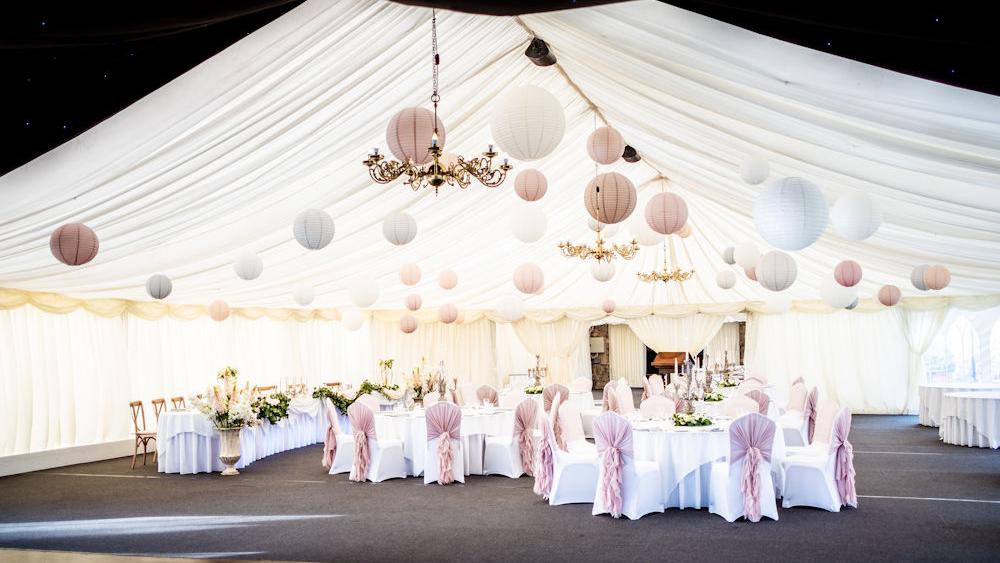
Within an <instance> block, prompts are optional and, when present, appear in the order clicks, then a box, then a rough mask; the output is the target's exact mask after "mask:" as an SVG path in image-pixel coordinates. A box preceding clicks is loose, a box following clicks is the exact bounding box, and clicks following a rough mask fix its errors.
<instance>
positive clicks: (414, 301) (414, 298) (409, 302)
mask: <svg viewBox="0 0 1000 563" xmlns="http://www.w3.org/2000/svg"><path fill="white" fill-rule="evenodd" d="M403 304H404V305H406V308H407V309H409V310H411V311H419V310H420V307H421V306H422V305H423V304H424V300H423V299H421V298H420V296H419V295H417V294H416V293H411V294H409V295H407V296H406V297H405V298H404V299H403Z"/></svg>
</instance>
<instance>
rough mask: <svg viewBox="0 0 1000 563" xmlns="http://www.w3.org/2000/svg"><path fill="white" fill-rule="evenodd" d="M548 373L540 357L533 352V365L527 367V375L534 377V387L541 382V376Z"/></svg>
mask: <svg viewBox="0 0 1000 563" xmlns="http://www.w3.org/2000/svg"><path fill="white" fill-rule="evenodd" d="M548 374H549V368H548V367H547V366H543V365H542V357H541V356H540V355H538V354H535V367H533V368H528V377H531V378H534V380H535V387H538V386H540V385H541V384H542V378H543V377H546V376H547V375H548Z"/></svg>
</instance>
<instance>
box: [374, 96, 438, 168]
mask: <svg viewBox="0 0 1000 563" xmlns="http://www.w3.org/2000/svg"><path fill="white" fill-rule="evenodd" d="M437 126H438V146H439V147H444V124H442V123H441V119H440V118H439V119H438V120H437ZM433 135H434V114H433V113H432V112H431V111H430V110H426V109H424V108H418V107H413V108H405V109H403V110H401V111H400V112H399V113H397V114H396V115H394V116H392V119H390V120H389V126H388V127H386V129H385V141H386V143H388V144H389V150H390V151H392V154H393V155H394V156H395V157H396V159H397V160H399V161H402V162H406V161H407V160H409V161H411V162H413V163H414V164H427V163H428V162H430V161H431V159H432V158H433V156H432V155H431V152H430V150H429V149H430V147H431V137H432V136H433Z"/></svg>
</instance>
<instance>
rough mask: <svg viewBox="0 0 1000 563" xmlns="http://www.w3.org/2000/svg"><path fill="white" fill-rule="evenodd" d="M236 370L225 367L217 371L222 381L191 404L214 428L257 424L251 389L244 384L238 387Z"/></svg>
mask: <svg viewBox="0 0 1000 563" xmlns="http://www.w3.org/2000/svg"><path fill="white" fill-rule="evenodd" d="M236 374H237V372H236V370H235V369H233V368H231V367H226V368H225V369H222V370H220V371H219V378H220V379H222V383H221V384H219V385H213V386H211V387H210V388H209V389H208V390H207V391H206V392H205V393H204V394H203V395H202V397H201V398H197V397H196V398H195V399H194V400H193V405H194V407H195V408H196V409H198V410H199V411H200V412H202V413H204V414H205V415H206V416H208V417H209V418H210V419H212V422H213V423H214V424H215V427H216V428H219V429H222V428H242V427H244V426H256V425H257V412H256V410H255V409H254V407H253V390H251V389H250V385H249V384H246V385H244V386H243V387H240V386H239V384H238V383H237V381H236Z"/></svg>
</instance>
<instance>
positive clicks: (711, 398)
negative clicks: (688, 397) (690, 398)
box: [701, 393, 725, 403]
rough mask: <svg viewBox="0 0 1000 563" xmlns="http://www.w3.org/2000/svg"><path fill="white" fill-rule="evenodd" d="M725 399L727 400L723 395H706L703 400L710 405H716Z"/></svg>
mask: <svg viewBox="0 0 1000 563" xmlns="http://www.w3.org/2000/svg"><path fill="white" fill-rule="evenodd" d="M723 399H725V397H724V396H723V395H722V393H705V395H704V396H703V397H702V398H701V400H703V401H707V402H709V403H715V402H718V401H721V400H723Z"/></svg>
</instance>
